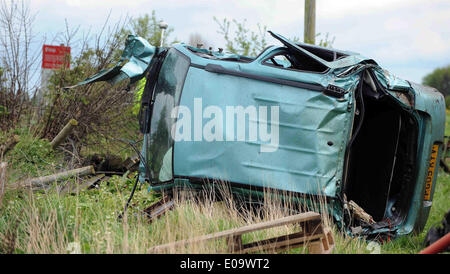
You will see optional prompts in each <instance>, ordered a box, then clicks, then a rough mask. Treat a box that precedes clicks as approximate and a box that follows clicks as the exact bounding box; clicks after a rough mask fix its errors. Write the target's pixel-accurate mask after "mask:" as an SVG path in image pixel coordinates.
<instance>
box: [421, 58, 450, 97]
mask: <svg viewBox="0 0 450 274" xmlns="http://www.w3.org/2000/svg"><path fill="white" fill-rule="evenodd" d="M422 83H423V84H424V85H427V86H430V87H434V88H436V89H437V90H439V91H440V92H441V93H442V94H444V96H447V95H450V65H448V66H446V67H442V68H437V69H435V70H434V71H433V72H431V73H430V74H428V75H426V76H425V77H424V78H423V81H422Z"/></svg>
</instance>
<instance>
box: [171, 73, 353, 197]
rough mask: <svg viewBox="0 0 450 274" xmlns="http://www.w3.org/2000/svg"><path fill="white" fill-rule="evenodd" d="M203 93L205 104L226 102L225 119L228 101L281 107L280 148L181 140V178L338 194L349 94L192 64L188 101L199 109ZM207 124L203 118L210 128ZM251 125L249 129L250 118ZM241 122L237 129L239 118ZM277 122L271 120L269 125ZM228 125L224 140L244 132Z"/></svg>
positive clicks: (177, 149) (177, 161)
mask: <svg viewBox="0 0 450 274" xmlns="http://www.w3.org/2000/svg"><path fill="white" fill-rule="evenodd" d="M322 77H325V76H324V75H323V76H322ZM212 93H213V94H214V95H213V96H211V95H212ZM195 98H202V104H203V108H205V107H206V106H210V105H213V106H218V107H220V109H222V112H223V113H224V118H225V113H226V106H238V105H241V106H243V107H244V108H245V107H247V106H255V107H256V108H258V107H259V106H268V108H269V109H270V107H272V106H279V123H277V125H278V127H279V137H280V139H279V145H278V149H277V150H276V151H275V152H260V146H261V141H260V140H259V139H258V141H245V142H207V141H197V142H185V141H182V142H176V143H175V145H174V175H175V176H177V175H180V176H188V177H198V178H215V179H219V180H224V181H229V182H235V183H242V184H246V185H252V186H259V187H270V188H275V189H280V190H287V191H293V192H299V193H307V194H325V195H327V196H332V197H334V196H335V195H336V189H337V184H339V180H340V179H341V177H342V165H341V164H342V159H343V155H344V150H345V145H346V143H347V137H348V134H349V132H348V131H349V129H350V127H351V119H352V113H351V111H349V110H348V99H349V94H346V95H345V97H344V98H341V99H339V100H338V99H337V98H334V97H329V96H327V95H324V94H323V93H321V92H317V91H311V90H307V89H302V88H296V87H290V86H280V85H278V84H274V83H269V82H263V81H258V80H253V79H247V78H243V77H235V76H230V75H223V74H216V73H211V72H207V71H205V70H203V69H199V68H194V67H191V68H190V70H189V72H188V75H187V78H186V81H185V85H184V89H183V95H182V98H181V102H180V105H183V106H187V107H188V108H189V109H191V110H193V109H194V99H195ZM268 113H270V111H269V110H268ZM269 120H270V118H269ZM207 121H208V119H206V120H204V121H203V126H204V125H205V124H206V122H207ZM246 122H247V125H246V127H247V131H248V122H249V121H248V119H247V121H246ZM250 122H256V121H250ZM224 124H225V123H224ZM234 125H235V127H236V121H235V122H234ZM273 125H274V124H273V123H269V124H268V128H269V129H270V128H271V126H273ZM227 130H230V129H228V128H224V130H223V140H226V136H227V134H231V135H233V134H234V136H235V134H236V130H235V128H233V129H231V130H232V131H231V130H230V131H231V132H227ZM247 134H248V132H247ZM247 136H248V135H247ZM235 139H236V136H235Z"/></svg>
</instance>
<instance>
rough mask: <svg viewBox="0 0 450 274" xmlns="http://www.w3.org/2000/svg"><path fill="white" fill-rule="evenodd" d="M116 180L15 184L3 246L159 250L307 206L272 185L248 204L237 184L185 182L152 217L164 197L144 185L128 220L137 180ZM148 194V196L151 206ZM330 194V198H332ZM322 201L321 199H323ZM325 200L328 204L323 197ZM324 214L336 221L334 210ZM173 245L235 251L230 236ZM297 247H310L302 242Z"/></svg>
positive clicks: (1, 225) (285, 229)
mask: <svg viewBox="0 0 450 274" xmlns="http://www.w3.org/2000/svg"><path fill="white" fill-rule="evenodd" d="M109 183H110V185H109V186H108V185H106V184H105V185H104V186H102V187H100V189H94V190H90V191H87V192H82V193H79V195H74V196H70V195H68V196H63V195H61V193H59V192H58V191H57V189H51V190H49V191H46V192H45V193H36V192H32V191H13V192H9V193H7V194H6V196H7V199H6V200H8V202H7V203H6V204H4V205H3V208H1V209H0V212H1V215H0V242H1V243H2V244H0V253H68V252H73V251H74V250H75V252H76V251H77V249H73V248H71V247H73V246H74V245H75V246H79V247H80V248H79V250H78V251H79V252H81V253H151V252H154V250H153V247H154V246H157V245H161V244H165V243H170V242H174V241H178V240H183V239H191V238H193V237H197V236H201V235H205V234H209V233H213V232H218V231H223V230H226V229H231V228H237V227H240V226H244V225H248V224H252V223H257V222H263V221H269V220H274V219H277V218H280V217H284V216H286V215H290V214H292V213H293V212H300V211H303V210H308V209H300V208H298V207H297V206H296V205H295V204H294V203H292V202H291V201H290V199H287V200H284V199H280V198H279V197H280V196H279V195H276V194H275V195H274V193H269V192H267V193H265V198H266V199H264V202H263V203H262V204H260V206H259V207H256V208H255V207H241V206H239V205H240V203H236V201H235V199H233V197H232V195H231V192H229V189H226V188H223V190H221V196H222V199H220V200H218V199H217V197H216V195H214V194H213V192H212V191H210V190H204V191H202V192H201V193H200V194H201V195H199V194H198V193H197V194H194V193H193V192H192V191H191V190H180V191H177V192H176V193H175V195H174V199H175V201H176V207H175V209H174V210H173V211H170V212H168V213H167V214H166V215H165V216H164V217H162V218H160V219H157V220H154V221H153V222H151V223H150V222H149V221H148V219H147V217H145V216H144V214H142V213H143V209H144V207H145V206H147V205H148V204H149V203H151V202H154V201H155V200H156V199H157V195H156V194H155V193H147V191H146V189H141V190H140V191H137V193H136V199H137V200H135V201H138V202H135V203H133V204H132V206H131V207H130V210H129V211H128V212H127V213H126V214H125V215H124V218H123V219H122V220H120V221H119V220H118V219H117V216H118V215H119V213H120V211H121V209H122V208H123V206H124V205H125V202H126V200H127V198H128V196H127V194H128V193H129V189H130V186H131V183H132V181H131V180H128V179H126V178H125V177H117V176H116V177H115V178H114V180H111V181H110V182H109ZM143 200H145V201H147V202H148V203H147V204H146V205H145V206H143V204H142V203H140V202H142V201H143ZM324 201H325V200H324ZM319 204H320V203H319ZM323 206H326V205H325V204H323ZM322 212H324V215H323V219H324V220H325V222H329V221H330V218H329V216H328V215H327V213H326V212H327V210H322ZM297 231H298V226H294V225H286V226H281V227H276V228H271V229H267V230H262V231H256V232H252V233H248V234H245V235H244V236H243V242H244V243H248V242H253V241H257V240H262V239H267V238H271V237H276V236H280V235H286V234H290V233H294V232H297ZM165 252H167V253H227V252H228V249H227V244H226V242H225V240H218V241H212V242H201V243H196V244H192V245H189V246H185V247H183V248H178V249H171V250H167V251H165ZM289 252H295V253H305V252H307V250H306V249H303V248H297V249H295V250H293V251H292V250H291V251H289Z"/></svg>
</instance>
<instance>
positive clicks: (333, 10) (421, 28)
mask: <svg viewBox="0 0 450 274" xmlns="http://www.w3.org/2000/svg"><path fill="white" fill-rule="evenodd" d="M29 3H30V8H31V12H33V13H36V19H35V25H34V31H35V32H36V33H37V34H38V35H39V36H44V35H45V36H46V37H47V40H46V41H47V43H50V44H52V43H53V44H58V41H56V40H54V39H53V40H52V38H51V37H55V36H56V34H57V33H61V32H63V31H64V30H65V20H67V22H68V23H69V26H70V27H79V28H80V33H83V32H88V31H89V30H90V31H91V32H92V33H95V32H99V31H100V29H101V27H102V26H103V24H104V22H105V20H106V18H107V17H108V14H110V21H109V22H111V24H113V23H114V22H116V21H118V20H120V19H124V18H125V17H126V16H128V17H138V16H142V15H144V14H146V13H148V14H151V12H152V10H155V12H156V16H157V18H161V19H163V20H164V21H165V22H166V23H167V24H168V25H169V26H170V27H172V28H173V29H174V31H173V33H172V34H171V36H170V37H169V40H173V39H175V38H176V39H177V40H179V41H183V42H188V38H189V35H190V34H192V33H199V34H201V36H202V37H203V38H204V39H206V40H207V41H208V42H209V43H210V44H212V45H214V47H216V48H217V47H224V45H225V41H224V39H223V37H222V36H221V35H220V34H219V33H218V29H219V28H218V25H217V24H216V23H215V22H214V20H213V17H214V16H215V17H217V18H219V19H223V18H227V19H228V20H232V19H236V20H238V21H242V20H244V19H245V20H246V22H247V26H248V27H249V28H250V29H253V30H257V27H256V26H257V24H258V23H259V24H261V25H265V26H267V29H268V30H272V31H274V32H277V33H280V34H282V35H283V36H286V37H294V36H296V37H300V38H301V39H303V20H304V0H264V1H262V0H259V1H256V0H254V1H250V0H227V1H225V0H222V1H219V0H31V1H30V2H29ZM316 33H321V34H325V33H328V34H329V37H330V38H333V37H334V43H333V47H334V48H337V49H341V50H348V51H353V52H358V53H360V54H362V55H364V56H367V57H370V58H373V59H375V60H376V61H377V62H378V64H379V65H381V66H382V67H383V68H386V69H387V70H389V71H390V72H391V73H393V74H395V75H397V76H399V77H401V78H403V79H407V80H411V81H413V82H417V83H421V82H422V78H423V77H424V76H425V75H426V74H428V73H430V72H432V71H433V70H434V69H435V68H437V67H443V66H446V65H449V64H450V1H449V0H376V1H373V0H371V1H369V0H345V1H344V0H341V1H338V0H334V1H333V0H317V1H316ZM269 42H270V44H276V43H277V42H276V41H275V40H270V41H269Z"/></svg>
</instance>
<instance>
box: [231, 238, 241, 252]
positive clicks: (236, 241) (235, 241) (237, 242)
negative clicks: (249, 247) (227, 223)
mask: <svg viewBox="0 0 450 274" xmlns="http://www.w3.org/2000/svg"><path fill="white" fill-rule="evenodd" d="M228 251H229V252H230V253H241V251H242V237H241V235H238V236H231V237H228Z"/></svg>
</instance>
